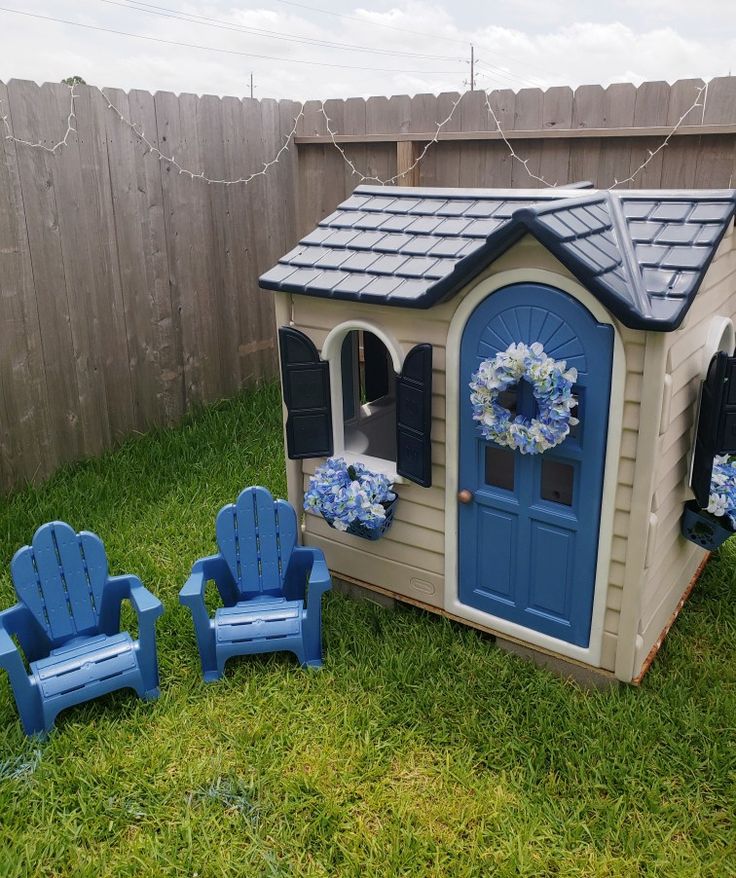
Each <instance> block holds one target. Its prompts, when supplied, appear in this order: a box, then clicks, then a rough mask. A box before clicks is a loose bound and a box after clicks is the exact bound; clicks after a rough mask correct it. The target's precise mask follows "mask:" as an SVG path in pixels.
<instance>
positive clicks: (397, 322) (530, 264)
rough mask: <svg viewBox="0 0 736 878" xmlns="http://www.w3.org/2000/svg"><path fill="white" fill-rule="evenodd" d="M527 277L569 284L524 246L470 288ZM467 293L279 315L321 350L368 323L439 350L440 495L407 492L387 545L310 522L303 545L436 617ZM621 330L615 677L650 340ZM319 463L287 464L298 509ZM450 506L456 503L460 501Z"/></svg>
mask: <svg viewBox="0 0 736 878" xmlns="http://www.w3.org/2000/svg"><path fill="white" fill-rule="evenodd" d="M520 269H521V270H523V269H527V270H528V269H541V270H547V271H553V272H556V273H557V274H559V275H561V276H563V277H566V278H570V277H571V275H570V273H569V272H568V271H567V269H565V268H564V267H563V266H562V265H561V264H560V263H559V262H558V261H557V260H556V259H555V258H554V257H553V256H551V254H550V253H549V252H548V251H547V250H546V249H544V248H543V247H542V246H541V245H540V244H538V243H537V242H536V241H535V240H533V239H532V238H525V239H524V240H522V241H521V242H519V243H518V244H516V245H515V246H514V247H512V248H511V249H510V250H509V251H508V252H507V253H506V254H505V255H504V256H503V257H501V258H500V259H498V260H497V261H496V262H495V263H494V264H493V265H492V266H491V267H490V268H489V269H487V270H486V271H485V272H484V273H483V274H482V275H481V276H480V277H478V278H476V279H474V281H473V283H472V284H471V285H470V286H469V287H468V289H470V288H472V286H475V284H476V283H478V281H480V280H481V279H483V278H485V277H488V276H490V275H493V274H496V273H500V272H502V271H510V270H520ZM464 292H465V291H463V292H461V293H460V294H459V295H458V296H456V297H455V298H454V299H452V300H451V301H449V302H447V303H445V304H443V305H438V306H436V307H434V308H430V309H428V310H411V309H403V308H393V307H386V306H377V305H367V304H362V303H354V302H338V301H330V300H327V299H317V298H310V297H307V296H293V297H291V296H288V295H286V294H278V295H277V309H276V310H277V315H276V316H277V322H278V323H279V325H283V324H285V323H288V322H289V320H290V319H291V320H293V325H294V326H295V327H296V328H297V329H300V330H301V331H303V332H305V333H306V334H307V335H308V336H309V337H310V338H311V339H312V340H313V341H314V343H315V344H316V346H317V348H318V349H320V350H321V347H322V345H323V343H324V340H325V338H326V337H327V335H328V333H329V332H330V330H331V329H333V328H334V327H335V326H337V325H338V324H340V323H342V322H344V321H348V320H365V321H367V322H370V323H372V324H374V325H375V326H377V327H380V328H382V329H383V330H385V331H386V332H387V333H388V334H390V335H392V336H393V337H394V338H395V339H396V340H397V341H398V342H400V344H401V347H402V352H403V354H406V353H407V352H408V350H409V349H410V348H411V347H413V346H414V345H415V344H420V343H421V342H429V343H431V344H432V346H433V400H432V440H433V442H432V445H433V448H432V463H433V469H432V487H431V488H421V487H419V486H417V485H414V484H411V483H407V484H401V485H400V486H399V493H400V495H401V502H400V503H399V505H398V507H397V512H396V519H395V521H394V524H393V525H392V527H391V529H390V530H389V532H388V533H387V534H386V536H385V537H383V538H382V539H381V540H378V541H376V542H367V541H365V540H361V539H359V538H357V537H352V536H349V535H347V534H344V533H339V532H337V531H335V530H333V529H331V528H330V527H329V526H328V525H327V524H326V523H325V522H324V521H323V520H322V519H320V518H318V517H316V516H313V515H307V516H305V523H304V530H303V541H304V543H305V544H307V545H313V546H318V547H319V548H321V549H322V550H323V551H324V552H325V555H326V557H327V561H328V565H329V567H330V569H331V570H332V571H333V572H334V573H336V574H338V575H343V576H346V577H349V578H350V579H352V580H357V581H360V582H363V583H365V584H367V585H375V586H378V587H379V588H382V589H385V590H388V591H390V592H392V593H394V594H396V595H397V596H404V597H407V598H410V599H411V600H414V601H420V602H422V603H424V604H427V605H430V606H433V607H437V608H438V609H441V608H442V606H443V603H444V587H445V583H444V569H445V567H444V564H445V558H444V554H445V533H444V510H445V490H444V485H445V437H446V425H445V409H446V400H445V346H446V342H447V335H448V329H449V325H450V321H451V319H452V316H453V313H454V311H455V309H456V308H457V306H458V304H459V302H460V301H461V300H462V297H463V295H464ZM617 330H618V332H619V334H620V336H621V339H622V341H623V345H624V351H625V361H626V379H625V389H624V400H625V401H624V415H623V421H622V424H621V431H622V432H621V452H620V460H619V467H618V484H617V487H616V495H615V519H614V528H613V537H612V542H611V545H610V546H603V545H601V546H600V547H599V551H600V552H605V553H606V554H610V559H611V560H610V564H609V576H608V588H607V599H606V613H605V619H604V634H603V648H602V656H601V667H603V668H605V669H607V670H611V671H612V670H614V667H615V660H616V648H617V635H618V631H619V617H620V610H621V604H622V589H623V586H624V576H625V565H626V561H627V539H628V533H629V515H630V510H631V497H632V487H633V484H634V469H635V460H636V450H637V438H638V429H639V409H640V403H641V390H642V383H643V378H642V374H643V371H644V352H645V341H646V334H645V333H643V332H635V331H633V330H629V329H626V328H625V327H623V326H621V325H619V324H617ZM320 463H321V461H320V460H319V459H314V460H305V461H288V462H287V468H288V475H289V499H290V501H291V502H292V503H294V504H296V505H297V507H299V506H300V505H301V498H302V495H303V491H304V489H305V487H306V483H307V481H308V478H309V475H310V474H311V473H313V472H314V470H315V468H316V467H317V466H318V465H319V464H320ZM451 502H453V503H454V502H456V501H455V498H452V501H451ZM449 538H453V537H452V536H450V537H449ZM489 630H492V629H489Z"/></svg>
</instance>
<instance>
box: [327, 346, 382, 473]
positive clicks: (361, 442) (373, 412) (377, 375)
mask: <svg viewBox="0 0 736 878" xmlns="http://www.w3.org/2000/svg"><path fill="white" fill-rule="evenodd" d="M340 371H341V375H342V408H343V428H344V449H345V451H347V452H351V453H354V454H363V455H366V456H369V457H375V458H381V459H383V460H389V461H394V462H395V461H396V374H395V373H394V370H393V362H392V359H391V355H390V353H389V351H388V349H387V348H386V345H385V344H384V343H383V342H382V341H381V339H380V338H378V336H376V335H374V334H373V333H372V332H367V331H364V330H362V329H352V330H350V331H349V332H347V333H346V335H345V337H344V339H343V342H342V348H341V361H340Z"/></svg>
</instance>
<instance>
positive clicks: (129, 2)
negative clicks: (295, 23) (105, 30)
mask: <svg viewBox="0 0 736 878" xmlns="http://www.w3.org/2000/svg"><path fill="white" fill-rule="evenodd" d="M99 2H101V3H107V4H108V5H110V6H119V7H121V8H122V9H130V10H134V11H135V12H145V13H146V14H147V15H158V16H160V17H161V18H169V19H173V20H174V21H187V22H191V23H193V24H199V25H203V26H204V27H211V28H217V29H218V30H229V31H233V32H235V33H244V34H253V35H255V36H263V37H267V38H269V39H273V40H283V41H285V42H289V43H303V44H304V45H311V46H319V47H321V48H328V49H338V50H340V51H357V52H370V53H371V54H375V55H391V56H396V55H401V56H403V57H407V58H425V59H428V60H434V61H437V60H440V61H458V58H456V57H455V56H452V55H430V54H427V53H421V52H401V51H392V50H390V49H372V48H368V47H367V46H362V45H355V44H351V43H341V42H336V41H331V40H321V39H319V38H317V37H305V36H287V35H286V34H282V33H279V32H278V31H272V30H265V29H264V28H257V27H249V26H248V25H243V24H237V23H236V22H227V21H224V20H223V19H219V18H211V17H210V16H207V15H197V14H195V13H193V12H180V11H179V10H176V9H171V8H170V7H168V6H157V5H156V4H154V3H143V2H140V0H99Z"/></svg>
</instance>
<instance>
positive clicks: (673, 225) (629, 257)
mask: <svg viewBox="0 0 736 878" xmlns="http://www.w3.org/2000/svg"><path fill="white" fill-rule="evenodd" d="M734 211H736V190H724V191H717V190H710V191H708V190H706V191H664V190H662V191H631V192H618V191H614V192H610V191H606V192H597V191H594V190H585V189H572V188H571V189H567V190H564V189H549V190H541V191H540V190H518V189H517V190H513V189H510V190H494V189H421V188H420V189H412V188H403V187H390V186H380V187H377V186H360V187H359V188H357V189H356V190H355V192H353V194H352V195H351V196H350V198H348V199H347V200H346V201H344V202H343V203H342V204H341V205H340V206H339V207H338V208H337V210H336V211H335V212H334V213H332V214H330V216H328V217H326V218H325V219H324V220H322V222H321V223H320V224H319V226H318V227H317V228H316V229H315V230H314V231H312V232H310V233H309V234H308V235H307V236H306V237H304V238H302V240H301V241H300V242H299V245H298V246H297V247H295V248H294V249H293V250H292V251H291V252H289V253H287V254H286V255H285V256H284V257H283V258H282V259H280V260H279V262H278V264H277V265H275V266H274V267H273V268H272V269H271V270H270V271H267V272H266V273H265V274H264V275H262V276H261V278H260V283H261V286H262V287H263V288H264V289H268V290H280V291H283V292H289V293H298V294H304V295H311V296H319V297H326V298H334V299H347V300H351V301H360V302H375V303H376V304H382V305H397V306H400V307H405V308H429V307H431V306H432V305H435V304H437V303H438V302H442V301H445V300H446V299H449V298H451V297H452V296H453V295H455V294H456V293H457V292H458V291H459V290H460V289H461V288H462V287H463V286H464V285H465V284H466V283H467V282H468V281H470V280H472V278H473V277H474V276H475V275H477V274H478V273H479V272H480V271H482V270H483V269H484V268H485V267H486V266H487V265H489V264H490V263H491V262H492V261H493V260H494V259H496V258H497V257H498V256H500V255H501V254H502V253H503V252H504V251H505V250H507V249H508V247H510V246H511V245H512V244H513V243H515V242H516V241H518V240H519V239H520V238H522V237H523V236H524V235H525V234H531V235H533V236H534V237H535V238H537V239H538V240H539V241H540V242H541V243H542V244H543V245H544V246H545V247H546V248H547V249H548V250H549V251H550V252H551V253H553V254H554V255H555V256H556V257H557V258H558V259H559V260H560V262H562V263H563V264H564V265H566V266H567V268H568V269H569V270H570V271H571V272H572V274H573V275H575V277H577V279H578V280H579V281H580V282H581V283H583V284H584V285H585V286H586V287H588V288H589V289H590V290H591V292H593V293H594V294H595V295H596V296H597V297H598V298H599V299H600V301H601V302H602V303H603V304H604V305H605V306H606V307H607V308H608V309H609V310H610V311H611V312H612V313H613V314H614V315H615V316H616V317H618V318H619V319H620V320H621V321H622V323H624V324H625V325H626V326H630V327H632V328H634V329H654V330H660V331H669V330H673V329H676V328H677V327H678V326H679V325H680V323H681V322H682V319H683V318H684V316H685V314H686V312H687V310H688V308H689V307H690V305H691V303H692V301H693V298H694V297H695V294H696V293H697V291H698V288H699V286H700V283H701V281H702V279H703V276H704V274H705V271H706V269H707V268H708V265H709V264H710V261H711V259H712V258H713V255H714V253H715V251H716V248H717V247H718V244H719V243H720V241H721V238H722V237H723V235H724V234H725V232H726V229H727V228H728V224H729V222H731V220H732V219H733V216H734Z"/></svg>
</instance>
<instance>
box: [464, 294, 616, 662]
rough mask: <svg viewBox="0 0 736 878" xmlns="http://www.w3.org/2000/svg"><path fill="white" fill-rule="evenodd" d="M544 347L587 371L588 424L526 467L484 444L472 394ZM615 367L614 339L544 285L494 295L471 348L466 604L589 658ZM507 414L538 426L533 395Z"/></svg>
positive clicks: (580, 384)
mask: <svg viewBox="0 0 736 878" xmlns="http://www.w3.org/2000/svg"><path fill="white" fill-rule="evenodd" d="M535 341H538V342H541V343H542V345H543V346H544V350H545V352H546V353H547V354H548V355H549V356H551V357H553V358H554V359H556V360H566V361H567V365H568V366H574V367H575V368H576V369H577V370H578V381H577V383H576V385H575V388H574V390H573V393H574V394H575V396H576V398H577V399H578V400H579V405H578V411H577V412H576V415H577V417H579V418H580V424H579V425H578V426H577V427H575V428H574V429H573V430H572V431H571V435H570V436H568V437H567V439H566V440H565V441H564V442H563V443H562V444H561V445H558V446H557V447H556V448H553V449H551V450H549V451H546V452H544V454H541V455H522V454H520V453H519V452H518V451H511V450H510V449H506V448H501V447H499V446H498V445H496V444H495V443H493V442H487V441H485V440H484V439H483V438H482V437H481V435H480V432H479V431H478V429H477V426H476V423H475V421H473V418H472V406H471V404H470V392H469V389H468V382H469V381H470V376H471V374H472V373H473V372H474V371H476V369H477V368H478V366H479V364H480V363H481V361H482V360H484V359H486V358H490V357H493V356H495V355H496V354H497V353H498V352H499V351H503V350H506V348H507V347H508V346H509V345H510V344H511V343H512V342H525V343H526V344H532V343H533V342H535ZM612 359H613V328H612V327H611V326H609V325H608V324H599V323H598V322H597V321H596V320H595V319H594V318H593V316H592V315H591V314H590V312H589V311H588V310H587V309H586V308H584V307H583V306H582V305H581V304H580V303H579V302H577V301H576V300H575V299H573V298H572V296H569V295H568V294H567V293H564V292H562V291H561V290H558V289H555V288H553V287H548V286H545V285H542V284H514V285H513V286H509V287H504V288H503V289H501V290H498V291H496V292H495V293H493V294H492V295H490V296H489V297H488V298H487V299H485V300H484V301H483V302H481V303H480V305H478V307H477V308H476V309H475V311H474V312H473V314H472V315H471V317H470V319H469V320H468V323H467V324H466V326H465V330H464V332H463V336H462V341H461V352H460V426H459V433H460V442H459V454H460V460H459V487H460V488H461V489H468V490H470V491H471V492H472V495H473V499H472V502H470V503H468V504H463V505H461V506H460V508H459V514H458V528H459V532H458V558H459V564H458V570H459V584H458V593H459V597H460V601H461V602H462V603H465V604H467V605H469V606H472V607H475V608H476V609H479V610H482V611H484V612H486V613H489V614H491V615H495V616H498V617H501V618H503V619H507V620H509V621H512V622H515V623H517V624H520V625H523V626H524V627H527V628H531V629H533V630H535V631H540V632H543V633H545V634H549V635H551V636H552V637H557V638H559V639H561V640H565V641H567V642H569V643H574V644H577V645H579V646H587V644H588V642H589V639H590V621H591V613H592V607H593V591H594V586H595V568H596V561H597V553H598V528H599V525H600V507H601V497H602V484H603V470H604V466H605V455H606V433H607V428H608V406H609V397H610V387H611V365H612ZM507 404H508V405H512V404H513V405H515V406H516V407H517V408H518V411H520V412H522V413H524V414H526V415H527V416H529V415H531V414H533V412H534V405H535V402H534V399H533V395H532V393H531V388H530V386H529V385H527V384H525V383H524V382H522V383H520V385H519V386H518V388H517V390H516V392H515V393H511V394H509V395H508V399H507Z"/></svg>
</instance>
